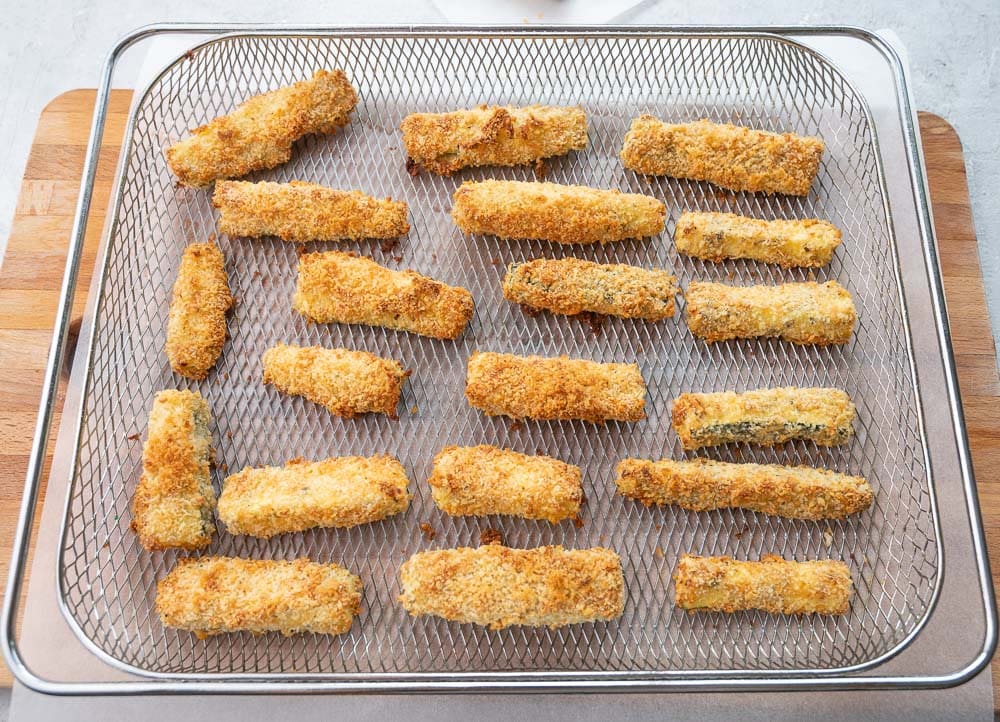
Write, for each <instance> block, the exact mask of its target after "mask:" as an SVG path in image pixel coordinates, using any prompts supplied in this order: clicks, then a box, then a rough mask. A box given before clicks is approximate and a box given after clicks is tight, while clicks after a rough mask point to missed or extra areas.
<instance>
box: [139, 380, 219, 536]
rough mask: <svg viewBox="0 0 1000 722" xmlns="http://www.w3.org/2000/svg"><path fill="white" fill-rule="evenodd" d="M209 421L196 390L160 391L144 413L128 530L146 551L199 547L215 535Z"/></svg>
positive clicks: (208, 412)
mask: <svg viewBox="0 0 1000 722" xmlns="http://www.w3.org/2000/svg"><path fill="white" fill-rule="evenodd" d="M211 420H212V414H211V411H210V410H209V408H208V402H207V401H205V399H203V398H202V397H201V394H199V393H198V392H196V391H173V390H168V391H161V392H160V393H158V394H157V395H156V398H155V399H154V400H153V408H152V410H151V411H150V412H149V435H148V438H147V439H146V444H145V446H143V448H142V477H141V478H140V479H139V483H138V484H137V485H136V488H135V496H134V497H133V499H132V512H133V514H132V516H133V519H132V531H134V532H135V533H136V534H137V535H138V536H139V542H140V543H141V544H142V545H143V546H144V547H145V548H146V549H150V550H159V549H201V548H202V547H205V546H208V544H209V543H211V541H212V535H213V534H214V533H215V522H214V521H213V520H212V514H213V512H214V511H215V491H214V490H213V489H212V478H211V476H210V473H209V472H210V467H211V463H212V433H211V431H209V428H208V425H209V423H210V422H211Z"/></svg>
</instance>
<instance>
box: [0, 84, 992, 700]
mask: <svg viewBox="0 0 1000 722" xmlns="http://www.w3.org/2000/svg"><path fill="white" fill-rule="evenodd" d="M131 97H132V93H131V91H128V90H116V91H113V92H112V94H111V101H110V106H109V113H108V119H107V126H106V129H105V135H104V137H105V143H104V145H103V147H102V149H101V156H100V163H99V165H98V171H97V182H96V186H95V188H94V198H93V205H92V207H91V213H90V222H89V223H88V227H87V240H86V244H85V247H84V252H83V260H82V263H81V266H80V278H79V282H78V283H77V293H76V299H75V304H74V316H75V317H79V316H80V315H81V314H82V310H83V306H84V303H85V300H86V292H87V289H88V287H89V285H90V279H91V275H92V270H93V266H94V260H95V256H96V252H97V246H98V243H99V241H100V235H101V231H102V229H103V227H104V213H105V210H106V208H107V204H108V198H109V196H110V193H111V185H112V176H113V173H114V170H115V163H116V160H117V158H118V152H119V148H120V145H121V139H122V135H123V133H124V131H125V124H126V118H127V114H128V108H129V102H130V100H131ZM94 100H95V91H93V90H72V91H70V92H68V93H64V94H63V95H60V96H59V97H58V98H56V99H55V100H53V101H52V102H51V103H49V105H48V106H47V107H46V108H45V110H44V111H42V115H41V118H40V119H39V122H38V130H37V131H36V134H35V142H34V145H33V146H32V149H31V155H30V156H29V158H28V166H27V169H26V170H25V173H24V182H23V185H22V186H21V194H20V197H19V198H18V202H17V210H16V214H15V216H14V223H13V226H12V228H11V234H10V239H9V241H8V243H7V254H6V257H5V258H4V260H3V265H2V267H0V439H3V443H2V444H0V579H6V578H7V568H8V564H9V560H10V557H11V554H12V550H11V544H12V539H13V528H14V524H15V523H16V520H17V512H18V507H19V504H20V500H21V491H22V488H23V486H24V477H25V474H26V471H27V465H28V453H29V451H30V449H31V440H32V435H33V433H34V426H35V419H36V415H37V411H38V400H39V397H40V395H41V385H42V376H43V374H44V370H45V361H46V356H47V354H48V348H49V341H50V339H51V335H52V326H53V323H54V321H55V311H56V303H57V300H58V295H59V289H60V287H61V285H62V275H63V268H64V265H65V258H66V249H67V245H68V243H69V235H70V231H71V228H72V224H73V213H74V211H75V208H76V197H77V193H78V191H79V185H80V176H81V174H82V172H83V159H84V152H85V146H86V144H87V136H88V134H89V131H90V120H91V115H92V113H93V108H94ZM920 132H921V135H922V138H923V146H924V157H925V160H926V163H927V175H928V177H929V181H930V191H931V202H932V204H933V208H934V218H935V224H936V230H937V237H938V243H939V247H940V255H941V267H942V270H943V273H944V282H945V288H946V292H947V298H948V308H949V311H950V314H951V318H952V321H953V326H952V340H953V341H954V345H955V360H956V363H957V365H958V375H959V380H960V383H961V387H962V397H963V400H964V406H965V414H966V422H967V424H968V431H969V442H970V445H971V447H972V457H973V463H974V464H975V471H976V477H977V480H978V484H979V498H980V501H981V503H982V505H983V516H984V521H985V525H986V532H987V537H988V539H989V548H990V556H991V558H992V559H994V560H1000V378H998V376H997V366H996V355H995V351H994V343H993V335H992V332H991V329H990V322H989V315H988V313H987V309H986V297H985V294H984V291H983V279H982V273H981V271H980V268H979V254H978V249H977V247H976V232H975V229H974V228H973V224H972V210H971V208H970V206H969V190H968V186H967V185H966V179H965V162H964V160H963V158H962V145H961V143H960V141H959V139H958V135H956V133H955V131H954V129H953V128H952V127H951V126H950V125H948V123H947V122H946V121H944V120H942V119H941V118H939V117H938V116H936V115H931V114H929V113H921V114H920ZM62 400H63V393H62V389H61V390H60V394H59V398H58V400H57V408H60V407H61V405H62ZM58 426H59V417H58V415H57V416H56V420H55V422H54V423H53V425H52V428H53V430H55V429H57V428H58ZM52 446H53V444H52V443H50V445H49V449H50V453H51V449H52ZM49 461H51V457H50V459H49ZM998 570H1000V564H995V565H994V575H993V583H994V588H997V583H998V581H1000V574H998ZM0 591H2V590H0ZM998 666H1000V665H994V669H993V687H994V699H995V700H997V699H1000V694H998V693H997V692H998V690H1000V671H998V669H997V667H998ZM10 683H11V676H10V672H9V670H7V669H6V667H3V666H0V685H9V684H10Z"/></svg>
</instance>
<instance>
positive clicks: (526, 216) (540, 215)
mask: <svg viewBox="0 0 1000 722" xmlns="http://www.w3.org/2000/svg"><path fill="white" fill-rule="evenodd" d="M454 201H455V204H454V207H453V208H452V211H451V217H452V219H453V220H454V221H455V223H456V225H458V227H459V228H461V229H462V230H463V231H464V232H466V233H486V234H490V235H494V236H499V237H500V238H518V239H529V240H543V241H554V242H556V243H607V242H609V241H621V240H625V239H627V238H644V237H646V236H655V235H657V234H659V233H662V232H663V227H664V222H665V220H666V215H667V209H666V206H665V205H663V203H661V202H660V201H658V200H657V199H655V198H651V197H649V196H644V195H638V194H635V193H622V192H620V191H617V190H600V189H597V188H587V187H584V186H571V185H560V184H558V183H529V182H522V181H499V180H487V181H481V182H474V181H467V182H465V183H463V184H462V185H461V187H459V189H458V190H457V191H455V196H454Z"/></svg>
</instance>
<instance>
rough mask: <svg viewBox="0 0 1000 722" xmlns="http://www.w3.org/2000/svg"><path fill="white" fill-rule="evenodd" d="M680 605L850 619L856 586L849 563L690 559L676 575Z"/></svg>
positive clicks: (693, 608)
mask: <svg viewBox="0 0 1000 722" xmlns="http://www.w3.org/2000/svg"><path fill="white" fill-rule="evenodd" d="M673 576H674V585H675V589H676V602H677V606H679V607H681V608H682V609H688V610H690V611H716V612H727V613H731V612H736V611H741V610H746V609H760V610H763V611H765V612H768V613H770V614H813V613H816V614H846V613H847V612H848V610H849V609H850V605H851V596H852V595H853V591H854V590H853V583H852V581H851V572H850V569H848V568H847V565H846V564H844V563H843V562H839V561H832V560H822V561H808V562H792V561H786V560H784V559H782V558H781V557H779V556H775V555H766V556H764V557H763V558H762V559H761V560H760V561H759V562H754V561H737V560H735V559H732V558H730V557H699V556H694V555H692V554H685V555H683V556H682V557H681V559H680V561H679V562H678V564H677V569H676V570H675V571H674V575H673Z"/></svg>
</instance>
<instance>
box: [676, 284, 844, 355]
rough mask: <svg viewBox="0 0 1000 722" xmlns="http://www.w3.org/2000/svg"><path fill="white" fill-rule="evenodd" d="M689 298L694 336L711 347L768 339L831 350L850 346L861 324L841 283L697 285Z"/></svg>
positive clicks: (692, 286) (687, 310) (690, 289)
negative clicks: (732, 341) (717, 343)
mask: <svg viewBox="0 0 1000 722" xmlns="http://www.w3.org/2000/svg"><path fill="white" fill-rule="evenodd" d="M684 298H685V300H686V301H687V305H686V308H685V316H686V318H687V324H688V327H689V328H690V329H691V333H693V334H694V335H695V336H698V337H699V338H703V339H705V340H706V341H708V342H709V343H712V342H714V341H727V340H729V339H734V338H757V337H761V336H763V337H774V338H780V339H782V340H784V341H790V342H792V343H797V344H803V345H806V344H815V345H817V346H828V345H830V344H840V343H847V342H848V341H850V340H851V334H852V333H854V324H855V322H856V321H857V320H858V314H857V311H855V309H854V301H853V299H852V298H851V294H850V293H849V292H848V290H847V289H846V288H844V287H843V286H841V285H840V284H839V283H837V282H836V281H827V282H826V283H814V282H812V281H808V282H806V283H785V284H782V285H780V286H727V285H725V284H722V283H706V282H701V281H692V282H691V284H690V285H689V286H688V289H687V292H686V293H685V294H684Z"/></svg>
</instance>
